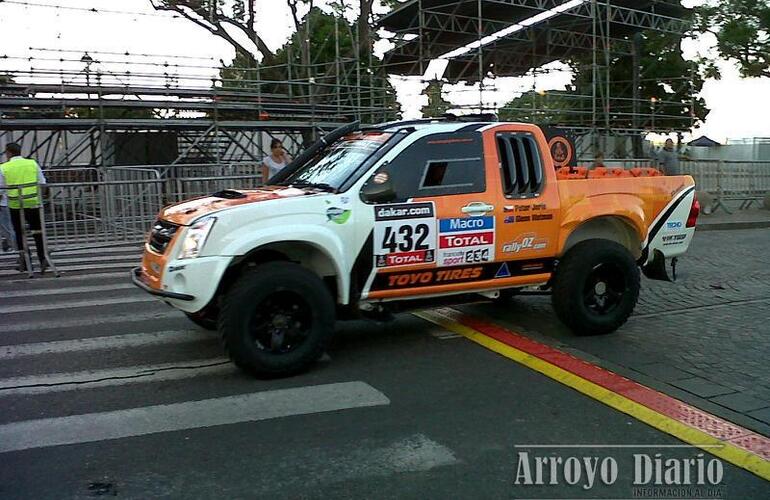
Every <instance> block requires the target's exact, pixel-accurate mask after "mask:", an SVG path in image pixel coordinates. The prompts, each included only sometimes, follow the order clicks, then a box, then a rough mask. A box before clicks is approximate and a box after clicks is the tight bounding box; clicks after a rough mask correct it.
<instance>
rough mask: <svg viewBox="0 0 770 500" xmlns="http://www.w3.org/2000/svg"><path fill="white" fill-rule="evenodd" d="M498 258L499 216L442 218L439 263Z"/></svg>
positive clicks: (488, 260)
mask: <svg viewBox="0 0 770 500" xmlns="http://www.w3.org/2000/svg"><path fill="white" fill-rule="evenodd" d="M494 258H495V218H494V217H492V216H484V217H459V218H451V219H440V220H439V235H438V265H439V266H440V267H449V266H461V265H464V264H477V263H481V262H490V261H492V260H494Z"/></svg>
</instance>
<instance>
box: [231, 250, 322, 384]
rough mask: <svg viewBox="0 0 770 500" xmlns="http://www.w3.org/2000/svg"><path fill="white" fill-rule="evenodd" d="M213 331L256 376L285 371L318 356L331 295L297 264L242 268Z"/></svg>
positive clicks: (297, 368)
mask: <svg viewBox="0 0 770 500" xmlns="http://www.w3.org/2000/svg"><path fill="white" fill-rule="evenodd" d="M221 304H222V309H221V312H220V314H219V331H220V333H221V335H222V341H223V344H224V346H225V350H226V351H227V353H228V355H229V356H230V358H231V359H232V360H233V362H234V363H235V364H236V365H237V366H238V367H240V368H242V369H244V370H246V371H248V372H250V373H253V374H255V375H258V376H287V375H292V374H294V373H297V372H300V371H302V370H305V369H306V368H308V367H309V366H310V365H311V364H312V363H313V362H314V361H315V360H316V359H318V358H319V357H320V356H321V354H322V353H323V350H324V348H325V346H326V343H327V341H328V339H329V337H330V336H331V334H332V332H333V330H334V319H335V317H334V315H335V310H334V307H335V305H334V300H333V299H332V296H331V294H330V293H329V291H328V289H327V288H326V286H325V285H324V283H323V282H322V281H321V279H320V278H319V277H318V276H316V275H315V274H314V273H312V272H310V271H308V270H307V269H305V268H303V267H302V266H300V265H298V264H293V263H289V262H270V263H267V264H262V265H260V266H258V267H256V268H254V269H253V270H250V271H248V272H247V273H245V274H243V275H242V276H241V277H240V278H239V279H238V281H236V282H235V283H234V284H233V286H232V287H231V288H230V290H229V291H228V292H227V294H226V296H225V297H224V300H223V301H222V303H221Z"/></svg>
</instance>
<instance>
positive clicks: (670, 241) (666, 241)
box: [663, 234, 687, 246]
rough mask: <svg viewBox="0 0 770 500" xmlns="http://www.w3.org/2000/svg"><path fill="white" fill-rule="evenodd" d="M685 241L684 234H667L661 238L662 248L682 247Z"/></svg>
mask: <svg viewBox="0 0 770 500" xmlns="http://www.w3.org/2000/svg"><path fill="white" fill-rule="evenodd" d="M686 239H687V235H686V234H669V235H664V236H663V246H674V245H683V244H684V242H685V240H686Z"/></svg>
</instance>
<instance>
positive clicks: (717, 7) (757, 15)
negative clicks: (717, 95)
mask: <svg viewBox="0 0 770 500" xmlns="http://www.w3.org/2000/svg"><path fill="white" fill-rule="evenodd" d="M696 25H697V27H698V30H699V31H700V32H703V33H712V34H713V35H714V36H715V37H716V39H717V45H716V49H717V52H718V53H719V55H720V56H721V57H722V58H724V59H727V60H732V61H736V62H737V63H738V69H739V71H740V73H741V75H742V76H744V77H761V76H768V77H770V2H768V1H767V0H720V1H716V2H709V3H707V4H705V5H702V6H700V7H697V8H696ZM712 72H713V74H714V76H718V72H716V71H715V70H714V66H712Z"/></svg>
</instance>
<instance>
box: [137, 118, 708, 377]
mask: <svg viewBox="0 0 770 500" xmlns="http://www.w3.org/2000/svg"><path fill="white" fill-rule="evenodd" d="M551 146H553V143H552V144H551V145H549V143H548V141H547V140H546V137H545V135H544V134H543V132H542V131H541V129H540V128H539V127H537V126H534V125H529V124H523V123H499V122H492V123H488V122H473V123H469V122H463V121H441V120H422V121H411V122H395V123H387V124H382V125H378V126H371V127H361V126H359V124H357V123H354V124H351V125H349V126H346V127H343V128H341V129H338V130H336V131H334V132H331V133H330V134H328V135H327V136H326V137H325V138H324V140H323V141H321V142H319V143H317V144H316V145H314V146H312V147H311V148H309V149H308V150H307V151H305V152H304V153H302V154H300V155H299V156H298V157H297V158H296V159H295V160H294V161H293V162H292V163H291V164H290V165H289V166H287V167H286V168H285V169H284V170H282V171H281V172H279V173H278V174H277V175H276V176H274V177H273V178H272V179H270V181H269V182H268V184H267V185H265V186H263V187H260V188H258V189H243V190H226V191H222V192H219V193H214V194H212V195H210V196H204V197H200V198H195V199H192V200H189V201H185V202H182V203H178V204H176V205H172V206H169V207H166V208H165V209H163V210H162V211H161V213H160V215H159V217H158V220H157V222H156V223H155V225H154V226H153V228H152V230H151V232H150V235H149V237H148V239H147V243H146V246H145V252H144V257H143V260H142V265H141V267H138V268H136V269H134V270H133V272H132V279H133V281H134V283H135V284H136V285H137V286H139V287H141V288H143V289H144V290H146V291H147V292H149V293H151V294H153V295H156V296H158V297H160V298H161V299H162V300H164V301H165V302H167V303H168V304H170V305H172V306H173V307H175V308H177V309H180V310H181V311H183V312H185V313H186V314H187V315H188V316H189V317H190V319H192V320H193V321H195V322H196V323H198V324H200V325H202V326H204V327H207V328H212V329H213V328H217V329H218V330H219V331H220V333H221V335H222V338H223V341H224V345H225V348H226V350H227V352H228V354H229V355H230V357H231V358H232V360H233V361H234V362H235V363H236V364H237V365H238V366H239V367H241V368H243V369H245V370H247V371H250V372H252V373H254V374H257V375H270V376H276V375H287V374H291V373H295V372H297V371H299V370H303V369H305V368H307V367H308V366H310V365H311V364H312V363H313V362H314V360H316V359H317V358H318V357H319V356H320V355H321V354H322V352H323V350H324V346H325V344H326V342H327V340H328V339H329V337H330V335H331V334H332V332H333V330H334V323H335V321H336V319H340V318H351V317H361V316H371V315H378V314H388V313H389V312H392V311H399V310H404V309H405V308H410V307H411V308H415V307H426V306H429V305H433V304H440V303H445V302H448V301H453V302H458V301H469V300H473V301H477V300H479V298H480V297H486V298H489V299H499V298H505V297H508V296H510V295H513V294H516V293H526V292H535V293H551V294H552V298H553V306H554V310H555V312H556V314H557V315H558V317H559V318H560V319H561V320H562V321H563V322H564V323H565V324H567V325H568V326H569V327H570V328H571V329H572V330H573V331H574V332H575V333H576V334H578V335H592V334H604V333H608V332H612V331H614V330H616V329H617V328H619V327H620V326H621V325H622V324H623V323H624V322H625V321H626V319H627V318H628V316H629V315H630V314H631V312H632V310H633V309H634V306H635V304H636V301H637V298H638V295H639V280H640V269H641V270H642V271H643V272H644V273H645V274H646V275H647V276H648V277H650V278H653V279H668V269H667V263H670V262H671V261H672V260H674V261H675V258H676V257H678V256H680V255H682V254H683V253H684V252H685V251H686V250H687V248H688V246H689V244H690V241H691V240H692V237H693V234H694V232H695V221H696V218H697V216H698V211H699V207H698V202H697V200H696V198H695V185H694V182H693V179H692V177H689V176H677V177H667V176H661V175H655V174H657V171H655V170H653V169H638V170H636V171H628V172H625V171H612V170H606V171H591V172H586V171H585V169H569V168H566V167H565V168H560V169H558V170H557V169H556V168H555V167H554V161H553V158H552V157H551V153H550V151H551Z"/></svg>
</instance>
